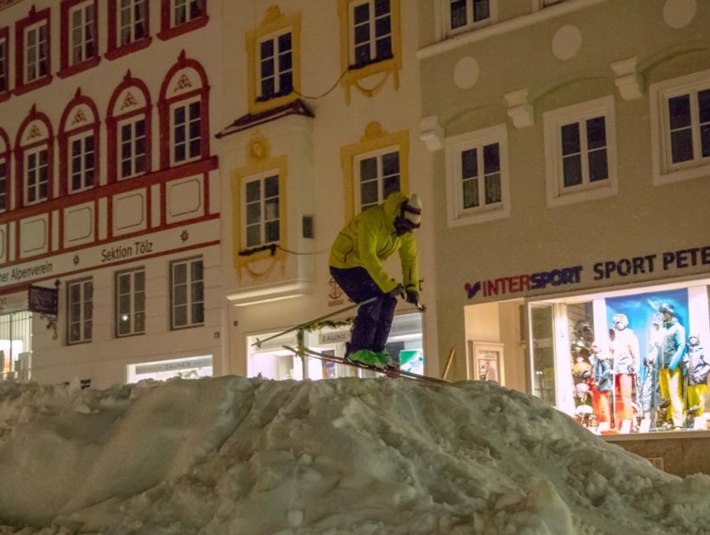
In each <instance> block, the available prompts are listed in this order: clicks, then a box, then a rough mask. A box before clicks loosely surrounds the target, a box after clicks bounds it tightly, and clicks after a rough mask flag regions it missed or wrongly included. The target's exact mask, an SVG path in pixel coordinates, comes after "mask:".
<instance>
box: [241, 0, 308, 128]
mask: <svg viewBox="0 0 710 535" xmlns="http://www.w3.org/2000/svg"><path fill="white" fill-rule="evenodd" d="M284 30H290V32H291V46H292V50H291V54H292V59H293V89H294V91H291V93H289V94H288V95H282V96H280V97H276V98H272V99H269V100H265V101H258V100H257V98H258V97H259V91H258V84H257V81H258V80H259V57H258V54H257V50H258V47H257V43H258V42H259V41H260V40H262V39H264V38H266V37H269V36H272V35H273V34H279V33H285V31H284ZM246 50H247V92H248V95H247V96H248V98H249V113H252V114H254V113H260V112H263V111H266V110H270V109H272V108H277V107H279V106H283V105H285V104H288V103H290V102H293V101H294V100H296V99H297V98H298V95H297V94H296V91H298V92H299V93H300V92H301V13H294V14H292V15H284V14H283V13H282V12H281V10H280V9H279V8H278V7H277V6H271V7H269V8H268V9H267V10H266V14H265V16H264V20H263V21H262V22H261V24H260V25H259V27H258V28H256V29H254V30H250V31H248V32H247V33H246Z"/></svg>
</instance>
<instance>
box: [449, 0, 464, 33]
mask: <svg viewBox="0 0 710 535" xmlns="http://www.w3.org/2000/svg"><path fill="white" fill-rule="evenodd" d="M450 10H451V29H453V30H455V29H456V28H460V27H461V26H466V0H452V2H451V5H450Z"/></svg>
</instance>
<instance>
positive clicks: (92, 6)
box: [60, 0, 99, 76]
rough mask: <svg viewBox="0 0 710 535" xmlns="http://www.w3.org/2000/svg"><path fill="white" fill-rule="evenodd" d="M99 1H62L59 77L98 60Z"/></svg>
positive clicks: (77, 70)
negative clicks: (60, 67) (97, 9)
mask: <svg viewBox="0 0 710 535" xmlns="http://www.w3.org/2000/svg"><path fill="white" fill-rule="evenodd" d="M96 6H97V4H96V0H65V1H64V2H62V8H61V9H62V25H61V27H62V33H63V35H62V46H61V65H62V72H60V76H68V75H71V74H74V73H76V72H79V71H81V70H84V69H86V68H89V67H91V66H93V65H95V64H96V63H98V59H99V56H98V36H97V31H98V29H97V12H96Z"/></svg>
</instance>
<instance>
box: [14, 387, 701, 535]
mask: <svg viewBox="0 0 710 535" xmlns="http://www.w3.org/2000/svg"><path fill="white" fill-rule="evenodd" d="M708 510H710V477H707V476H703V475H696V476H692V477H688V478H686V479H684V480H681V479H679V478H677V477H674V476H671V475H668V474H665V473H663V472H661V471H658V470H656V469H654V468H653V467H652V466H651V465H650V464H649V463H648V462H647V461H645V460H644V459H641V458H640V457H637V456H635V455H632V454H629V453H627V452H625V451H624V450H622V449H621V448H619V447H617V446H613V445H608V444H606V443H605V442H604V441H603V440H600V439H599V438H597V437H595V436H593V435H591V434H590V433H588V432H587V431H585V430H584V429H582V428H580V427H579V426H578V425H577V424H576V423H574V422H573V421H572V420H571V419H569V418H568V417H567V416H565V415H563V414H561V413H559V412H557V411H556V410H555V409H554V408H552V407H550V406H549V405H547V404H545V403H543V402H542V401H540V400H538V399H536V398H533V397H531V396H528V395H525V394H522V393H519V392H515V391H512V390H507V389H505V388H502V387H500V386H497V385H495V384H493V383H480V382H465V383H458V384H456V385H452V386H427V385H422V384H418V383H414V382H408V381H401V380H391V379H371V380H363V379H355V378H352V379H336V380H329V381H318V382H310V381H304V382H292V381H282V382H276V381H267V380H263V379H244V378H238V377H221V378H215V379H201V380H197V381H182V380H174V381H170V382H167V383H152V382H150V383H139V384H137V385H124V386H116V387H113V388H111V389H108V390H105V391H97V390H92V389H89V390H80V389H77V388H72V387H68V388H65V387H49V386H39V385H33V384H31V385H18V384H11V383H4V384H0V534H2V535H9V534H17V535H20V534H21V535H40V534H41V535H70V534H116V535H118V534H121V535H128V534H136V535H137V534H140V535H190V534H204V535H345V534H347V535H373V534H394V535H400V534H401V535H405V534H406V535H420V534H421V535H436V534H447V535H465V534H476V535H479V534H483V535H488V534H490V535H501V534H511V535H597V534H624V535H635V534H643V535H652V534H660V533H664V534H683V535H688V534H701V533H707V527H706V522H707V511H708Z"/></svg>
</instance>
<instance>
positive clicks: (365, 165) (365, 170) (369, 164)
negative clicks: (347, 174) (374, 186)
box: [360, 158, 377, 182]
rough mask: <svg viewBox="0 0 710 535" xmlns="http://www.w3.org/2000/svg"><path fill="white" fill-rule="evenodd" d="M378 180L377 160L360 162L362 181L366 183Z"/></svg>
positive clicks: (366, 159) (369, 159)
mask: <svg viewBox="0 0 710 535" xmlns="http://www.w3.org/2000/svg"><path fill="white" fill-rule="evenodd" d="M375 178H377V159H376V158H365V159H363V160H360V181H361V182H365V181H368V180H373V179H375Z"/></svg>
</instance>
